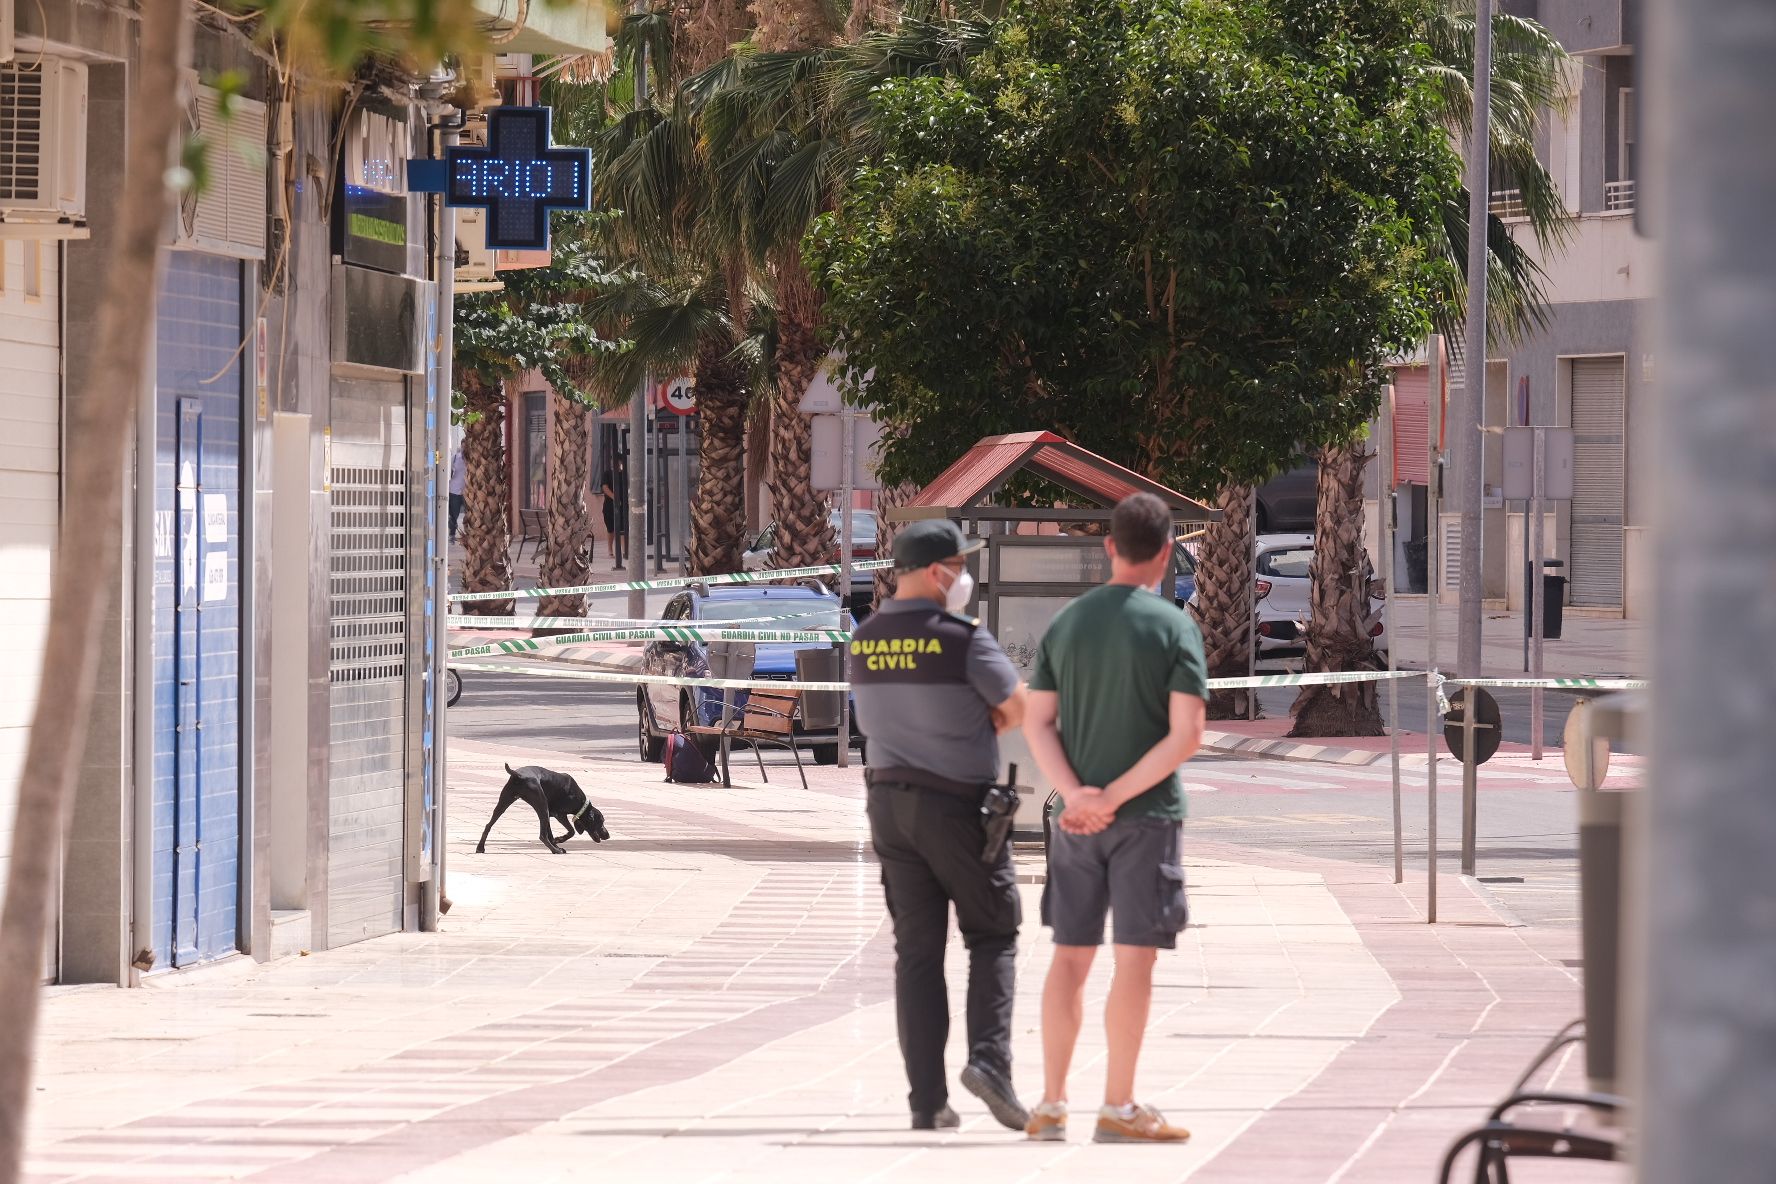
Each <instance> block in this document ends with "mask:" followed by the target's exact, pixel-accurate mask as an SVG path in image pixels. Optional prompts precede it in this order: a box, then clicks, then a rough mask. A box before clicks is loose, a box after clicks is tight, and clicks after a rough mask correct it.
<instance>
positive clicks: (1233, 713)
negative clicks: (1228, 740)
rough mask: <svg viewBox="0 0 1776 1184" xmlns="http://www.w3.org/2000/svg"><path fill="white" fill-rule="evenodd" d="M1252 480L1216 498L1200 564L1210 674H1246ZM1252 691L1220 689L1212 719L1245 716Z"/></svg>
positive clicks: (1200, 612) (1200, 611)
mask: <svg viewBox="0 0 1776 1184" xmlns="http://www.w3.org/2000/svg"><path fill="white" fill-rule="evenodd" d="M1254 493H1255V491H1254V490H1253V488H1252V486H1250V485H1234V484H1231V483H1230V484H1227V485H1224V486H1222V487H1221V493H1220V496H1219V498H1218V499H1217V501H1218V504H1219V505H1220V507H1221V520H1220V521H1219V522H1211V523H1209V527H1208V530H1207V532H1206V533H1205V534H1204V535H1203V541H1202V549H1201V553H1200V554H1199V555H1198V556H1197V566H1196V603H1197V612H1196V618H1197V622H1198V624H1200V625H1201V626H1202V631H1203V649H1204V653H1205V656H1206V657H1207V659H1208V667H1209V677H1210V678H1243V677H1244V676H1245V674H1246V671H1247V667H1248V664H1249V661H1250V659H1249V655H1250V653H1251V649H1252V621H1253V618H1254V616H1255V615H1256V614H1254V613H1253V612H1252V601H1251V596H1252V498H1253V496H1254ZM1251 694H1252V692H1250V691H1216V692H1214V693H1213V694H1211V695H1210V696H1209V718H1210V719H1243V718H1244V717H1245V715H1246V709H1247V702H1248V696H1250V695H1251Z"/></svg>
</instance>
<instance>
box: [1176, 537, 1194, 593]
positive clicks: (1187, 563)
mask: <svg viewBox="0 0 1776 1184" xmlns="http://www.w3.org/2000/svg"><path fill="white" fill-rule="evenodd" d="M1172 556H1173V561H1174V562H1175V563H1176V565H1177V573H1178V577H1177V584H1176V585H1175V586H1174V587H1173V589H1172V591H1173V593H1174V596H1173V599H1175V600H1176V601H1177V602H1178V607H1179V608H1183V607H1184V606H1185V605H1187V604H1189V603H1190V598H1191V597H1193V596H1195V595H1196V556H1195V555H1192V554H1191V553H1190V549H1189V548H1188V547H1186V546H1185V545H1184V544H1183V543H1182V542H1177V543H1173V544H1172Z"/></svg>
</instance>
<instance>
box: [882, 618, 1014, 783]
mask: <svg viewBox="0 0 1776 1184" xmlns="http://www.w3.org/2000/svg"><path fill="white" fill-rule="evenodd" d="M850 666H851V670H850V673H851V686H852V692H851V693H852V696H853V697H854V698H855V700H856V702H857V722H858V724H859V725H860V726H861V727H862V729H863V733H864V735H865V736H867V737H868V738H869V765H870V767H871V768H873V769H887V768H903V769H923V770H925V771H926V772H929V773H935V774H937V775H938V776H940V777H948V778H950V779H951V780H954V781H980V782H986V781H991V780H993V779H994V778H996V777H997V776H998V775H999V741H998V737H997V735H996V734H995V733H994V731H993V717H992V709H993V708H994V707H997V706H998V705H999V704H1001V703H1003V702H1005V701H1006V700H1007V699H1009V698H1011V696H1012V692H1014V691H1016V690H1017V687H1018V681H1019V679H1018V672H1017V667H1015V666H1013V665H1012V664H1011V659H1010V658H1008V657H1006V656H1005V651H1004V650H1002V649H1000V648H999V643H998V642H997V641H996V640H994V638H993V635H992V633H991V632H989V631H988V630H987V629H986V627H985V626H981V625H975V626H972V627H971V626H970V625H969V624H968V623H967V618H963V617H958V616H955V615H953V614H950V613H946V612H945V611H944V610H943V606H941V605H939V604H938V603H937V602H936V601H934V600H902V599H899V598H896V599H894V600H890V601H888V602H887V603H885V604H883V605H882V607H881V608H879V609H877V610H876V611H875V613H874V614H872V615H871V616H870V617H869V619H868V620H866V621H864V623H863V624H862V625H860V626H858V628H857V630H856V632H855V634H854V635H853V638H852V641H851V646H850Z"/></svg>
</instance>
